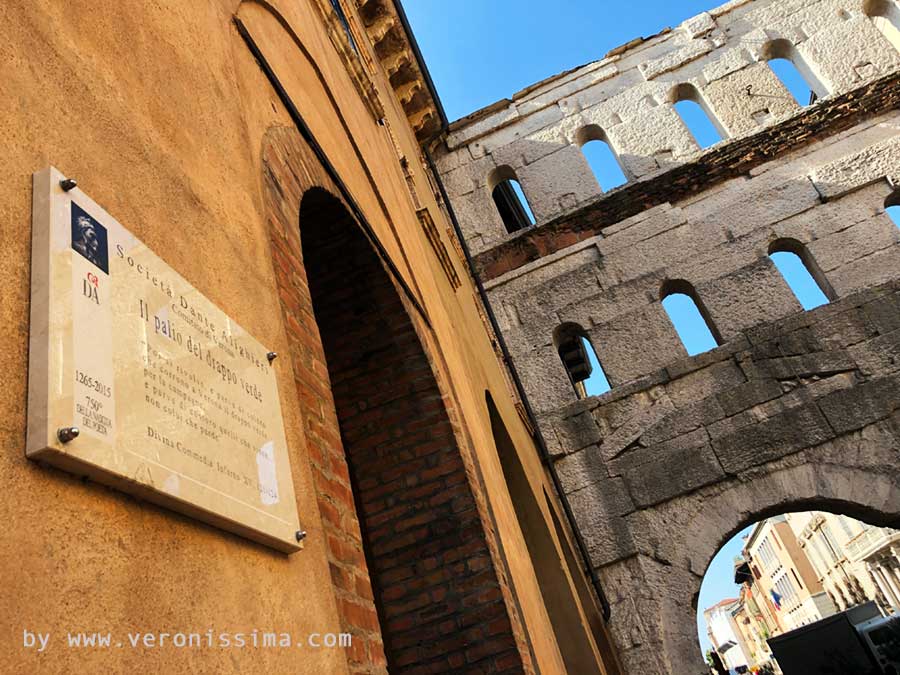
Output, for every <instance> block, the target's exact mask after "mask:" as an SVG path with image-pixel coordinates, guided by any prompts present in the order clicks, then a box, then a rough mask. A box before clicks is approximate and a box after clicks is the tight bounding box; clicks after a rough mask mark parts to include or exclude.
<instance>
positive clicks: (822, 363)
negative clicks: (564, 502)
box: [547, 282, 900, 675]
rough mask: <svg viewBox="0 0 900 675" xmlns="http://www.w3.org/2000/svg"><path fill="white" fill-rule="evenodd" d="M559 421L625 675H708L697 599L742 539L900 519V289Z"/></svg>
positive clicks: (738, 344)
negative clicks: (757, 530) (805, 525)
mask: <svg viewBox="0 0 900 675" xmlns="http://www.w3.org/2000/svg"><path fill="white" fill-rule="evenodd" d="M547 422H549V423H550V425H551V426H552V428H553V429H554V431H555V432H556V435H557V436H558V438H560V440H561V443H562V445H561V447H560V450H561V451H560V450H558V455H557V458H556V461H557V466H558V468H559V473H560V477H561V480H562V482H563V485H564V488H565V490H566V493H567V495H568V496H569V500H570V503H571V504H572V507H573V510H574V512H575V515H576V520H577V521H578V523H579V525H580V527H581V529H582V532H583V533H584V536H585V540H586V543H587V546H588V549H589V551H590V555H591V559H592V563H593V564H594V566H595V568H596V569H597V570H598V573H599V575H600V577H601V580H602V582H603V586H604V588H605V589H607V593H608V595H609V599H610V603H611V606H612V618H611V621H610V624H609V627H610V630H611V632H612V635H613V639H614V642H615V643H616V645H617V647H618V648H619V653H620V656H621V658H622V661H623V662H624V666H625V670H626V672H640V673H645V674H647V675H664V674H666V675H667V674H669V673H685V672H687V673H704V672H705V670H704V669H705V666H704V664H703V661H702V658H701V655H700V651H699V646H698V639H697V632H696V624H695V616H696V614H695V613H696V598H697V596H698V593H699V590H700V584H701V582H702V579H703V574H704V573H705V571H706V569H707V567H708V566H709V563H710V561H711V560H712V558H713V556H714V555H715V553H716V552H717V551H718V549H719V548H720V547H721V546H722V544H723V543H724V542H726V541H727V540H728V539H729V538H730V537H731V536H733V535H734V534H735V533H737V532H738V531H740V530H741V529H742V528H743V527H745V526H747V525H749V524H752V523H754V522H756V521H758V520H761V519H763V518H765V517H768V516H772V515H777V514H780V513H785V512H789V511H798V510H801V511H802V510H823V511H832V512H836V513H842V514H846V515H849V516H851V517H854V518H858V519H861V520H865V521H867V522H869V523H872V524H875V525H888V526H897V525H898V524H900V490H898V487H900V283H898V282H889V283H887V284H882V285H881V286H876V287H873V288H870V289H867V290H864V291H860V292H858V293H856V294H854V295H850V296H847V297H844V298H841V299H840V300H838V301H836V302H833V303H831V304H829V305H826V306H823V307H820V308H818V309H815V310H812V311H809V312H798V313H796V314H794V315H792V316H790V317H788V318H787V319H783V320H781V321H776V322H772V323H769V324H762V325H759V326H756V327H754V328H751V329H749V330H747V331H745V332H744V333H742V334H740V335H738V336H737V337H736V338H734V339H732V340H731V341H729V342H727V343H725V344H724V345H722V346H720V347H718V348H717V349H714V350H712V351H710V352H706V353H705V354H701V355H698V356H695V357H690V358H687V359H682V360H681V361H678V362H674V363H671V364H670V365H668V366H667V367H666V368H665V369H664V370H661V371H658V372H656V373H653V374H651V375H649V376H647V377H644V378H641V379H639V380H636V381H634V382H632V383H630V384H626V385H623V386H621V387H619V388H618V389H616V390H613V391H612V392H609V393H608V394H605V395H603V396H601V397H597V398H594V399H587V400H585V401H579V402H577V403H573V404H571V405H570V406H568V407H567V408H564V409H563V410H561V411H558V412H557V413H554V414H553V415H552V416H550V417H548V418H547ZM572 448H575V450H572Z"/></svg>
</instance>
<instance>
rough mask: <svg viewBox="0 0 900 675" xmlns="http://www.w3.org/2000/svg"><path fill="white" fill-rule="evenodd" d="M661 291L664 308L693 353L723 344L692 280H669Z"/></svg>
mask: <svg viewBox="0 0 900 675" xmlns="http://www.w3.org/2000/svg"><path fill="white" fill-rule="evenodd" d="M661 295H662V305H663V308H664V309H665V310H666V314H668V315H669V320H670V321H671V322H672V325H673V326H674V327H675V331H676V332H677V333H678V337H679V338H681V343H682V344H683V345H684V348H685V349H686V350H687V353H688V354H689V355H690V356H694V355H696V354H702V353H703V352H708V351H709V350H710V349H715V348H716V347H717V346H719V345H720V344H722V339H721V337H720V336H719V333H718V331H717V330H716V328H715V325H714V324H713V322H712V320H711V319H710V317H709V313H708V312H707V311H706V308H705V307H704V305H703V303H702V302H701V301H700V298H699V297H697V293H696V291H695V290H694V287H693V286H691V284H689V283H688V282H686V281H683V280H670V281H667V282H666V283H665V284H664V285H663V291H662V293H661Z"/></svg>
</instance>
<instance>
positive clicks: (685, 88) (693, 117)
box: [671, 84, 727, 148]
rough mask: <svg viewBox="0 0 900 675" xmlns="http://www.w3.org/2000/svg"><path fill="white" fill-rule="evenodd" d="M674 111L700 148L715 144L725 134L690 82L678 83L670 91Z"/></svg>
mask: <svg viewBox="0 0 900 675" xmlns="http://www.w3.org/2000/svg"><path fill="white" fill-rule="evenodd" d="M671 97H672V103H673V105H674V107H675V112H677V113H678V116H679V117H680V118H681V121H682V122H684V125H685V126H686V127H687V129H688V131H689V132H690V134H691V136H693V138H694V140H695V141H696V142H697V145H699V146H700V147H701V148H708V147H709V146H711V145H715V144H716V143H718V142H719V141H721V140H722V139H723V138H725V137H726V136H727V134H726V133H725V130H724V129H723V128H722V127H721V125H720V124H719V121H718V120H717V119H716V117H715V115H713V114H712V111H710V110H709V108H708V107H707V105H706V103H705V101H704V100H703V99H702V98H701V96H700V92H699V91H697V88H696V87H694V86H693V85H691V84H680V85H678V86H677V87H675V89H674V90H673V91H672V95H671Z"/></svg>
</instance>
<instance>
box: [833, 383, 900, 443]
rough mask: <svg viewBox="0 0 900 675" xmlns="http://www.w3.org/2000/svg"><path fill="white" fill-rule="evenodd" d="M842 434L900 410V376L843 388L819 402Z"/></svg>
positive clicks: (835, 428) (834, 427)
mask: <svg viewBox="0 0 900 675" xmlns="http://www.w3.org/2000/svg"><path fill="white" fill-rule="evenodd" d="M817 403H818V405H819V408H820V409H821V410H822V412H823V413H824V415H825V417H826V418H828V422H829V423H830V424H831V426H832V428H833V429H834V430H835V431H836V432H837V433H839V434H842V433H846V432H848V431H852V430H854V429H860V428H862V427H864V426H866V425H867V424H871V423H872V422H876V421H878V420H880V419H883V418H885V417H888V416H889V415H890V414H891V413H892V412H893V411H894V410H897V409H898V408H900V375H889V376H887V377H881V378H878V379H875V380H871V381H869V382H863V383H861V384H858V385H856V386H855V387H853V388H852V389H843V390H841V391H836V392H834V393H832V394H829V395H828V396H825V397H823V398H821V399H819V400H818V401H817Z"/></svg>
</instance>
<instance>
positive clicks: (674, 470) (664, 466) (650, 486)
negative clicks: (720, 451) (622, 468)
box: [625, 444, 725, 508]
mask: <svg viewBox="0 0 900 675" xmlns="http://www.w3.org/2000/svg"><path fill="white" fill-rule="evenodd" d="M724 476H725V472H724V471H723V470H722V467H721V466H720V465H719V460H718V459H717V458H716V455H715V453H714V452H713V450H712V447H711V446H710V445H709V444H706V445H702V446H698V447H693V448H685V449H682V450H675V451H672V452H665V453H663V452H660V453H658V454H657V456H656V457H655V458H654V461H652V462H648V463H647V464H643V465H641V466H640V467H635V468H634V469H631V470H629V471H627V472H626V473H625V482H626V484H627V485H628V489H629V492H630V493H631V495H632V497H633V498H634V501H635V504H636V505H637V506H638V507H641V508H644V507H648V506H653V505H654V504H659V503H660V502H664V501H666V500H669V499H673V498H674V497H677V496H678V495H682V494H687V493H689V492H691V491H693V490H696V489H697V488H700V487H703V486H704V485H709V484H711V483H715V482H716V481H719V480H721V479H722V478H723V477H724Z"/></svg>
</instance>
